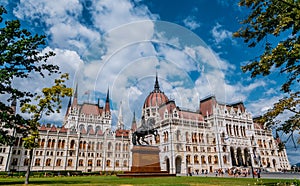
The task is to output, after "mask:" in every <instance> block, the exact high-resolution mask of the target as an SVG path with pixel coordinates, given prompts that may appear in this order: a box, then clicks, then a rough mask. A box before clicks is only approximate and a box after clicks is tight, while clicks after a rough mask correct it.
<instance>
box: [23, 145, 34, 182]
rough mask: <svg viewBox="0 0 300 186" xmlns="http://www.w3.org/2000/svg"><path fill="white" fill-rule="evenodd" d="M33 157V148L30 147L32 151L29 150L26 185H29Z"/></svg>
mask: <svg viewBox="0 0 300 186" xmlns="http://www.w3.org/2000/svg"><path fill="white" fill-rule="evenodd" d="M32 157H33V149H30V151H29V161H28V166H27V171H26V179H25V185H28V183H29V176H30V168H31V161H32Z"/></svg>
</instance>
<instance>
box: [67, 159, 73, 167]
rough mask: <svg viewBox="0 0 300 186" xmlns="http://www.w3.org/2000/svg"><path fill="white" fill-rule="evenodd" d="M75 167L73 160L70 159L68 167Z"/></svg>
mask: <svg viewBox="0 0 300 186" xmlns="http://www.w3.org/2000/svg"><path fill="white" fill-rule="evenodd" d="M72 166H73V160H72V159H68V167H72Z"/></svg>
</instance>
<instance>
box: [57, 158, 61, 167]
mask: <svg viewBox="0 0 300 186" xmlns="http://www.w3.org/2000/svg"><path fill="white" fill-rule="evenodd" d="M56 166H57V167H59V166H61V159H57V160H56Z"/></svg>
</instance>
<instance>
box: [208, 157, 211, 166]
mask: <svg viewBox="0 0 300 186" xmlns="http://www.w3.org/2000/svg"><path fill="white" fill-rule="evenodd" d="M208 163H209V164H211V156H210V155H209V156H208Z"/></svg>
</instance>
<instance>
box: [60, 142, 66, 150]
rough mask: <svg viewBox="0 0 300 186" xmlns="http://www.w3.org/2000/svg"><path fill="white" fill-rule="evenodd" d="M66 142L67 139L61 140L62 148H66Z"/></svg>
mask: <svg viewBox="0 0 300 186" xmlns="http://www.w3.org/2000/svg"><path fill="white" fill-rule="evenodd" d="M65 143H66V141H65V140H62V142H61V148H62V149H64V148H65Z"/></svg>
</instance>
